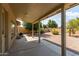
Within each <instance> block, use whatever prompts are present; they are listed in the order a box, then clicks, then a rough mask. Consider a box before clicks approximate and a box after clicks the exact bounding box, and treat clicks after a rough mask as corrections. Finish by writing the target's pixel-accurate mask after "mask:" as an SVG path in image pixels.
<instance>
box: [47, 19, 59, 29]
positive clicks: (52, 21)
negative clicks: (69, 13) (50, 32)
mask: <svg viewBox="0 0 79 59" xmlns="http://www.w3.org/2000/svg"><path fill="white" fill-rule="evenodd" d="M47 25H48V27H50V28H57V27H58V25H57V23H56V22H55V21H54V20H49V21H48V24H47Z"/></svg>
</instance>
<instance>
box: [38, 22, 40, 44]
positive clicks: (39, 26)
mask: <svg viewBox="0 0 79 59" xmlns="http://www.w3.org/2000/svg"><path fill="white" fill-rule="evenodd" d="M38 26H39V30H38V39H39V41H38V42H39V43H40V21H39V23H38Z"/></svg>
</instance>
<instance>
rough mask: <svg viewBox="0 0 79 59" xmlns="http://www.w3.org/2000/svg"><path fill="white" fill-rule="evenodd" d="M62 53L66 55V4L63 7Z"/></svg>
mask: <svg viewBox="0 0 79 59" xmlns="http://www.w3.org/2000/svg"><path fill="white" fill-rule="evenodd" d="M61 55H62V56H65V55H66V12H65V6H64V4H63V6H62V8H61Z"/></svg>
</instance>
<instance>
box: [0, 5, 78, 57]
mask: <svg viewBox="0 0 79 59" xmlns="http://www.w3.org/2000/svg"><path fill="white" fill-rule="evenodd" d="M76 5H77V4H76V3H50V4H49V3H45V4H44V3H42V4H41V3H38V4H37V3H34V4H32V3H29V4H28V3H22V4H21V3H19V4H18V3H10V4H5V3H4V4H0V7H1V8H0V15H1V20H0V22H1V23H0V27H1V28H0V45H1V46H0V48H1V49H0V52H1V53H2V55H4V54H5V52H8V53H7V55H9V56H10V55H12V56H13V55H18V56H19V55H20V56H21V55H26V56H66V55H77V54H74V53H72V52H71V51H68V50H66V12H65V11H66V10H67V9H69V8H72V7H74V6H76ZM60 12H61V47H59V46H57V45H55V44H51V43H49V42H47V41H45V40H43V39H41V35H40V21H41V20H44V19H46V18H48V17H50V16H53V15H55V14H57V13H60ZM16 19H20V20H22V21H24V22H29V23H32V33H31V34H32V37H31V38H30V39H33V40H32V41H30V39H29V36H27V35H25V36H24V37H23V38H22V39H19V40H17V39H16V37H17V35H18V34H19V29H18V27H17V26H18V24H17V22H16V21H17V20H16ZM11 22H12V24H14V26H13V27H14V30H13V31H11V30H12V29H11V26H10V25H11ZM35 23H39V26H38V27H39V31H38V37H36V38H35V37H34V24H35ZM6 24H7V25H6ZM2 29H3V30H2ZM28 39H29V41H28ZM66 51H67V52H68V54H66Z"/></svg>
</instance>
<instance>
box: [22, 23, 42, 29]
mask: <svg viewBox="0 0 79 59" xmlns="http://www.w3.org/2000/svg"><path fill="white" fill-rule="evenodd" d="M23 27H24V28H26V29H29V30H32V23H27V22H23ZM40 27H42V23H41V22H40ZM38 28H39V23H36V24H34V30H38Z"/></svg>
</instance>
